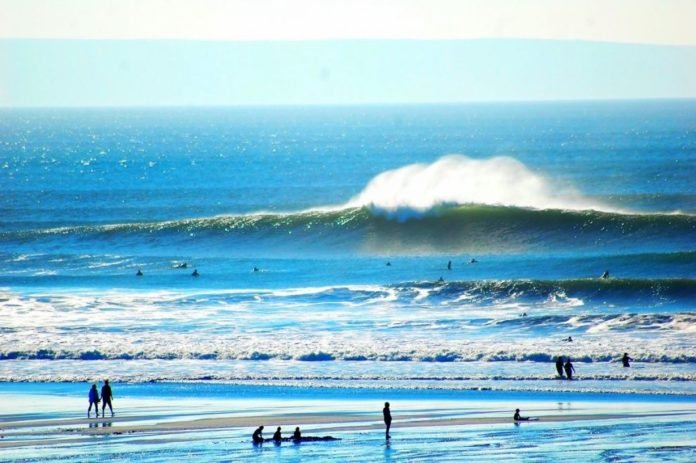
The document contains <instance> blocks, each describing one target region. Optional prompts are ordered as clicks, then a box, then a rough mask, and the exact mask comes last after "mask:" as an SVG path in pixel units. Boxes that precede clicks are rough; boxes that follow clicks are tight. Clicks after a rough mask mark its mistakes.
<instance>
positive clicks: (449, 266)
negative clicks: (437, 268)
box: [447, 260, 452, 270]
mask: <svg viewBox="0 0 696 463" xmlns="http://www.w3.org/2000/svg"><path fill="white" fill-rule="evenodd" d="M447 270H452V261H451V260H450V261H447Z"/></svg>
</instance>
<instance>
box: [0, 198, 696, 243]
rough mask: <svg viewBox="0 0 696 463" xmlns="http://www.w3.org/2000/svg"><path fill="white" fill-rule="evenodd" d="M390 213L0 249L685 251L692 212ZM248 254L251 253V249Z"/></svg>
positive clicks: (116, 229) (198, 223) (245, 219)
mask: <svg viewBox="0 0 696 463" xmlns="http://www.w3.org/2000/svg"><path fill="white" fill-rule="evenodd" d="M401 219H403V216H400V218H399V219H395V218H392V217H389V216H384V215H382V214H381V213H379V212H373V211H372V210H371V209H368V208H366V207H363V208H352V209H343V210H334V211H308V212H299V213H289V214H251V215H241V216H222V217H212V218H201V219H187V220H176V221H167V222H149V223H129V224H116V225H90V226H77V227H60V228H48V229H41V230H29V231H13V232H3V233H0V240H2V242H3V243H5V244H6V246H7V248H6V249H7V250H11V249H13V248H15V249H19V248H23V247H27V246H28V247H31V248H32V249H34V250H40V249H42V247H46V248H52V247H54V246H56V245H57V243H60V245H61V246H63V247H64V249H66V250H68V249H71V248H72V249H77V250H88V249H90V248H94V247H97V246H98V247H101V248H106V249H109V250H112V251H115V250H122V249H138V248H141V247H147V248H149V249H150V250H157V249H181V247H185V248H186V249H189V250H195V249H201V248H206V247H215V248H216V249H217V250H218V251H220V252H223V251H224V252H229V253H233V254H234V253H237V254H240V255H243V254H247V255H248V254H250V253H252V252H253V253H256V252H261V253H263V252H264V251H263V249H267V250H272V251H273V252H282V253H284V254H287V253H292V252H295V253H297V254H304V253H316V252H324V253H339V254H340V253H352V252H355V251H360V252H363V253H366V254H376V255H388V254H396V255H399V254H402V255H414V254H415V255H417V254H428V253H499V252H523V251H538V250H556V251H574V250H578V249H592V250H616V249H620V250H624V251H631V250H633V251H634V252H637V251H640V252H646V251H648V252H649V251H651V250H657V251H664V250H668V251H672V250H676V251H680V250H691V248H692V243H693V242H696V216H692V215H683V214H675V215H665V214H621V213H609V212H599V211H567V210H555V209H554V210H535V209H525V208H520V207H508V206H483V205H468V206H457V207H454V206H442V207H439V208H434V209H429V210H428V213H427V214H425V215H422V216H420V217H418V218H414V217H413V216H412V215H411V217H410V220H401ZM254 255H257V254H254Z"/></svg>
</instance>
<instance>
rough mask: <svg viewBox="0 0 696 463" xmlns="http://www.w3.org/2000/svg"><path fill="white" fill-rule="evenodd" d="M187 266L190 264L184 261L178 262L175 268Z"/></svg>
mask: <svg viewBox="0 0 696 463" xmlns="http://www.w3.org/2000/svg"><path fill="white" fill-rule="evenodd" d="M187 267H188V264H187V263H186V262H182V263H180V264H178V265H177V266H176V267H175V268H187Z"/></svg>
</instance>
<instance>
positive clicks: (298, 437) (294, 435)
mask: <svg viewBox="0 0 696 463" xmlns="http://www.w3.org/2000/svg"><path fill="white" fill-rule="evenodd" d="M292 440H294V441H295V442H300V441H301V440H302V433H301V432H300V427H299V426H298V427H296V428H295V432H294V433H292Z"/></svg>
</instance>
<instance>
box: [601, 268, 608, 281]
mask: <svg viewBox="0 0 696 463" xmlns="http://www.w3.org/2000/svg"><path fill="white" fill-rule="evenodd" d="M599 278H601V279H602V280H606V279H607V278H609V270H605V271H604V273H602V276H601V277H599Z"/></svg>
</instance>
